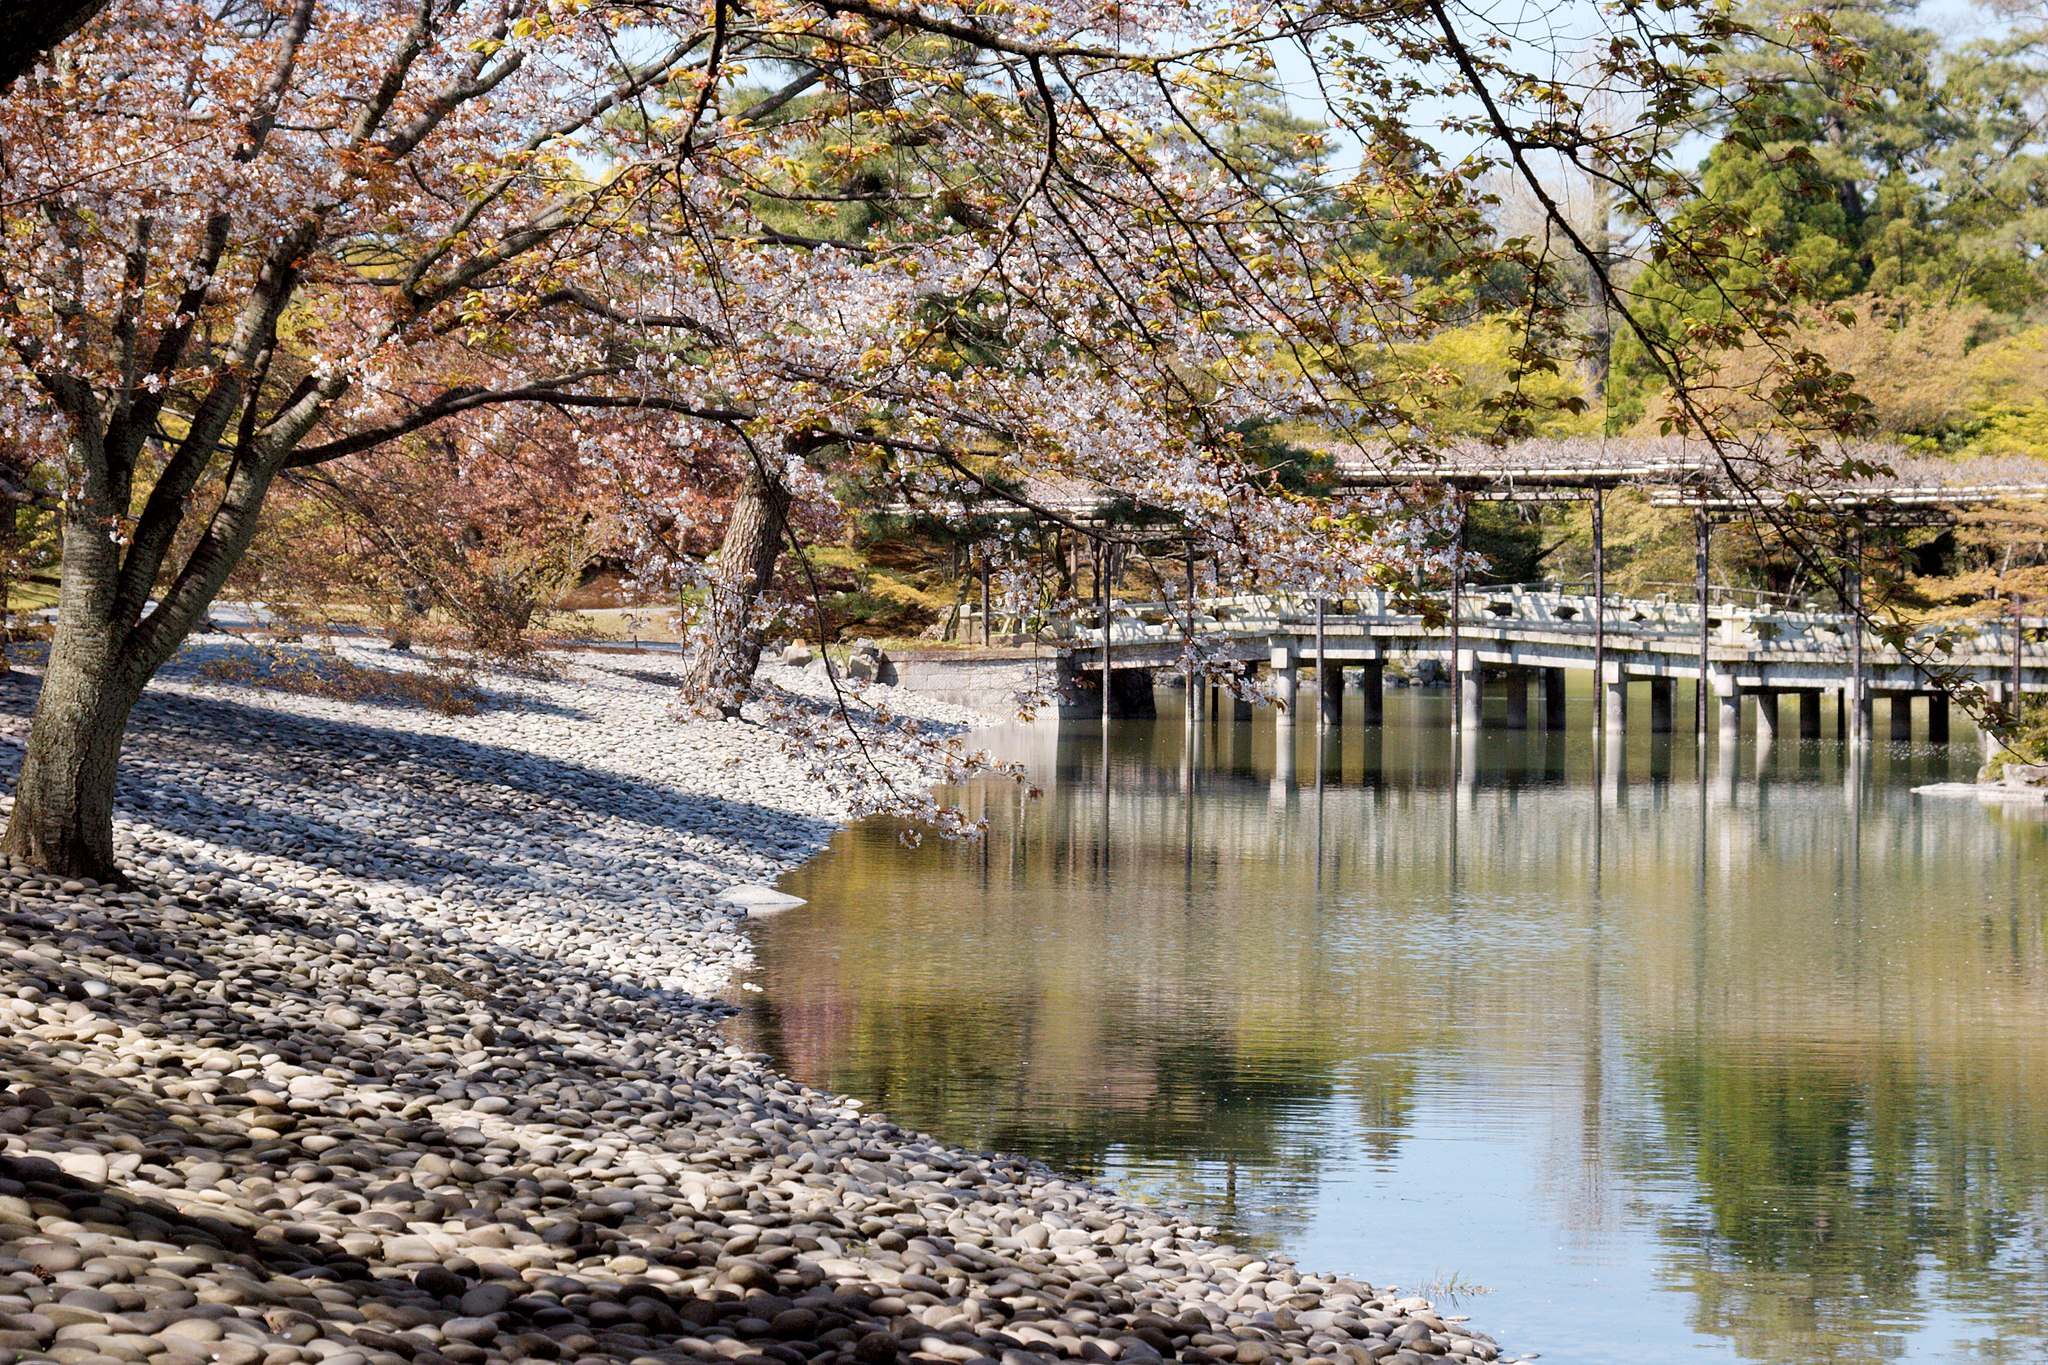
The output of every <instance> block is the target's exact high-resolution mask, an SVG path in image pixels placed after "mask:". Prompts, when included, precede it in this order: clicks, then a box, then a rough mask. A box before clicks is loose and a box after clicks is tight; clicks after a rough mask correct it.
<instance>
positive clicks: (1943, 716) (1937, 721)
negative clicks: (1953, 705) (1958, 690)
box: [1927, 692, 1948, 744]
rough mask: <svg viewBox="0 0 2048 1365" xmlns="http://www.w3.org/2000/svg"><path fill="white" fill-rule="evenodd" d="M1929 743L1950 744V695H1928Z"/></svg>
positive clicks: (1942, 693) (1944, 693)
mask: <svg viewBox="0 0 2048 1365" xmlns="http://www.w3.org/2000/svg"><path fill="white" fill-rule="evenodd" d="M1927 742H1928V743H1929V744H1946V743H1948V693H1946V692H1929V693H1928V694H1927Z"/></svg>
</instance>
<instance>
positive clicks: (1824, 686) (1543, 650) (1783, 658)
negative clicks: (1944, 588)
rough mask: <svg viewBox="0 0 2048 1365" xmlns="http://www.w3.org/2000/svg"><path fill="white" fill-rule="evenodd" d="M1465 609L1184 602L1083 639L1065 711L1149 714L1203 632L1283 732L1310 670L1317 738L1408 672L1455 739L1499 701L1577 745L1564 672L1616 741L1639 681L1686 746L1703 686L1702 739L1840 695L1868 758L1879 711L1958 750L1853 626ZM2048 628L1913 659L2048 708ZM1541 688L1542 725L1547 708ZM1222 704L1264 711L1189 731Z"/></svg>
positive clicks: (1915, 682)
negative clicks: (1444, 682) (1429, 686)
mask: <svg viewBox="0 0 2048 1365" xmlns="http://www.w3.org/2000/svg"><path fill="white" fill-rule="evenodd" d="M1456 601H1457V610H1456V612H1455V613H1452V612H1450V611H1449V600H1448V595H1446V600H1445V602H1444V605H1445V611H1444V612H1443V619H1442V622H1441V624H1432V623H1431V622H1429V621H1427V620H1425V618H1424V617H1423V615H1422V614H1421V613H1419V612H1417V611H1415V610H1413V609H1412V608H1411V607H1408V606H1404V605H1403V604H1401V603H1400V602H1398V601H1397V600H1396V599H1395V598H1394V596H1393V595H1392V594H1389V593H1384V592H1379V593H1369V594H1367V595H1365V596H1364V597H1362V598H1350V599H1347V600H1345V601H1343V602H1341V603H1338V602H1326V603H1323V604H1321V607H1320V610H1319V609H1318V604H1317V603H1316V602H1314V601H1313V600H1304V599H1295V598H1287V597H1278V596H1266V595H1246V596H1241V597H1226V598H1205V599H1201V600H1199V601H1197V603H1196V604H1195V610H1194V613H1193V617H1192V621H1191V620H1190V618H1189V615H1188V611H1187V605H1186V603H1184V602H1182V603H1169V602H1156V603H1124V602H1119V603H1115V604H1114V605H1113V606H1112V608H1111V612H1110V619H1109V622H1108V628H1107V631H1106V632H1105V630H1104V629H1103V627H1102V626H1101V625H1100V624H1097V625H1095V626H1093V627H1074V628H1071V629H1070V630H1069V631H1068V632H1066V633H1065V637H1064V638H1063V639H1062V641H1061V648H1060V660H1061V665H1060V684H1061V687H1060V691H1061V696H1062V698H1063V699H1064V700H1065V706H1064V708H1063V709H1065V710H1067V711H1068V713H1069V714H1088V713H1091V712H1094V711H1096V710H1099V711H1100V712H1101V713H1102V714H1104V715H1105V716H1116V715H1132V714H1142V713H1145V712H1148V711H1149V710H1150V707H1151V686H1152V680H1153V677H1154V675H1155V674H1156V673H1157V672H1159V671H1160V670H1168V669H1178V668H1180V667H1182V666H1183V665H1184V659H1185V653H1186V649H1185V645H1186V641H1187V639H1188V635H1189V630H1190V626H1192V630H1193V634H1194V636H1195V637H1196V638H1197V639H1198V640H1199V642H1200V646H1201V649H1202V652H1203V653H1205V654H1206V655H1207V656H1209V657H1210V658H1220V659H1223V660H1227V661H1231V662H1235V663H1236V664H1238V665H1240V666H1242V667H1243V668H1245V669H1246V670H1247V671H1249V672H1252V673H1257V674H1264V675H1265V682H1266V690H1267V691H1268V692H1269V694H1270V695H1271V696H1272V697H1273V699H1274V701H1275V702H1276V703H1277V704H1278V708H1279V710H1278V715H1277V719H1278V721H1279V723H1281V724H1296V723H1300V721H1301V720H1302V719H1304V717H1303V714H1302V707H1301V705H1300V704H1299V703H1300V701H1301V697H1302V693H1303V691H1304V688H1303V685H1302V681H1301V673H1302V671H1303V670H1307V672H1308V677H1309V681H1308V687H1309V688H1310V689H1312V690H1313V691H1314V692H1315V693H1316V694H1317V707H1316V711H1315V720H1316V721H1317V723H1319V724H1322V725H1326V726H1329V725H1337V724H1340V723H1341V721H1342V718H1343V705H1342V698H1343V687H1344V682H1345V675H1346V674H1347V673H1350V672H1353V671H1355V672H1356V673H1357V674H1359V675H1360V684H1361V688H1362V691H1363V694H1364V697H1365V720H1366V722H1367V723H1368V724H1373V723H1377V722H1378V720H1379V718H1380V715H1381V704H1380V699H1381V695H1382V688H1383V687H1384V685H1385V673H1386V667H1387V665H1388V664H1390V663H1392V664H1397V665H1400V666H1402V667H1403V668H1404V669H1405V671H1407V672H1408V673H1409V674H1411V675H1415V674H1419V673H1425V672H1429V671H1435V670H1441V671H1443V672H1446V673H1448V675H1449V676H1450V677H1451V678H1453V679H1455V682H1456V687H1455V690H1454V692H1453V694H1452V696H1453V701H1452V717H1453V719H1452V724H1453V726H1454V727H1455V728H1463V727H1467V726H1476V725H1478V724H1479V721H1480V717H1481V716H1482V715H1483V701H1484V698H1485V696H1486V694H1487V691H1488V690H1489V689H1493V688H1498V689H1503V690H1504V691H1505V693H1506V701H1507V705H1506V724H1507V725H1508V727H1509V728H1512V729H1520V728H1527V727H1528V726H1529V725H1530V724H1531V722H1532V716H1533V717H1537V718H1539V723H1540V724H1542V725H1543V726H1545V727H1546V728H1556V729H1561V728H1563V727H1564V725H1565V678H1566V673H1567V671H1568V670H1572V669H1580V670H1586V671H1589V672H1592V673H1593V674H1594V675H1595V677H1596V678H1597V679H1598V691H1599V697H1600V705H1599V707H1598V721H1597V724H1598V725H1599V726H1600V727H1602V728H1604V729H1606V730H1608V731H1620V730H1622V729H1623V728H1624V727H1625V726H1626V725H1627V724H1628V722H1629V715H1628V709H1629V708H1628V698H1629V684H1630V683H1632V682H1637V681H1643V682H1647V683H1648V685H1649V688H1648V691H1649V723H1650V726H1651V729H1652V730H1655V731H1669V730H1672V729H1673V728H1675V726H1676V721H1677V716H1676V706H1675V703H1676V700H1677V694H1678V688H1677V684H1678V683H1679V682H1681V681H1690V682H1692V683H1693V684H1694V687H1693V688H1691V689H1688V691H1690V692H1691V693H1692V697H1693V699H1694V701H1695V703H1696V705H1695V716H1694V723H1695V725H1696V726H1698V727H1699V728H1700V730H1701V731H1702V732H1704V730H1705V729H1706V728H1707V727H1708V725H1709V724H1710V721H1709V711H1710V709H1711V710H1712V711H1713V713H1714V720H1713V721H1712V722H1711V723H1712V724H1714V725H1715V726H1716V727H1717V728H1718V729H1719V730H1720V731H1722V732H1723V733H1724V734H1725V733H1732V732H1736V731H1738V730H1739V728H1740V726H1741V722H1742V708H1743V705H1744V703H1745V702H1752V703H1754V705H1755V708H1756V714H1757V725H1758V727H1759V730H1760V733H1762V734H1764V735H1775V734H1777V733H1778V728H1779V725H1780V723H1781V722H1780V715H1779V710H1780V707H1779V702H1780V699H1781V698H1784V697H1787V696H1790V697H1796V698H1797V699H1798V704H1797V710H1796V715H1797V720H1798V725H1799V734H1800V735H1801V737H1803V738H1818V737H1820V733H1821V718H1822V698H1823V695H1824V694H1826V693H1830V692H1832V693H1834V694H1835V696H1836V699H1837V701H1838V703H1839V704H1838V706H1837V707H1836V721H1837V725H1836V728H1837V732H1838V736H1839V737H1840V738H1842V739H1844V740H1849V741H1852V742H1856V743H1868V742H1869V740H1870V737H1871V721H1872V713H1873V707H1874V703H1875V701H1876V700H1877V699H1878V698H1880V697H1882V698H1883V699H1884V700H1885V702H1886V709H1887V711H1888V713H1889V714H1888V719H1889V721H1890V734H1891V737H1892V738H1893V739H1898V740H1903V739H1910V738H1912V737H1913V734H1914V721H1915V717H1916V714H1917V715H1919V716H1921V717H1924V733H1925V735H1926V737H1927V738H1928V739H1929V740H1932V741H1936V742H1940V741H1944V740H1946V739H1947V738H1948V733H1949V701H1950V698H1949V693H1948V692H1947V691H1944V690H1942V689H1941V688H1939V687H1937V686H1936V685H1935V683H1934V682H1933V680H1932V679H1931V678H1930V677H1929V676H1928V674H1927V672H1926V671H1925V670H1924V668H1923V667H1922V666H1921V665H1918V664H1916V663H1915V662H1914V661H1913V660H1912V659H1910V658H1908V657H1903V656H1902V655H1901V654H1900V653H1899V652H1898V651H1896V650H1894V649H1892V648H1891V647H1889V646H1887V645H1884V644H1882V643H1881V642H1879V641H1878V640H1877V639H1876V638H1875V637H1874V636H1872V635H1871V634H1870V632H1869V631H1868V630H1858V629H1856V627H1855V618H1854V617H1853V616H1851V615H1849V614H1847V613H1831V612H1815V611H1807V610H1797V609H1792V608H1789V607H1780V606H1773V605H1770V604H1768V603H1763V602H1757V603H1749V604H1738V603H1734V602H1714V601H1710V602H1709V603H1708V604H1707V606H1706V609H1705V610H1704V611H1702V610H1701V607H1700V604H1699V603H1697V602H1693V601H1674V600H1670V599H1666V598H1656V599H1647V600H1645V599H1618V598H1614V597H1609V598H1607V599H1606V601H1605V603H1604V610H1603V609H1602V603H1601V602H1600V601H1599V599H1597V598H1596V597H1595V596H1594V595H1592V594H1590V593H1586V592H1582V591H1578V590H1575V589H1570V588H1561V587H1556V586H1552V585H1546V584H1533V585H1516V586H1509V587H1499V588H1472V589H1468V590H1467V591H1466V592H1464V593H1463V594H1460V595H1459V596H1458V597H1457V598H1456ZM2043 625H2048V621H2044V620H2040V619H2032V618H2030V619H2024V620H2019V621H2014V620H2010V619H2008V620H2003V621H1997V622H1986V623H1977V624H1965V625H1963V626H1961V627H1952V628H1951V629H1952V630H1959V631H1960V632H1961V633H1960V637H1959V639H1958V640H1957V643H1956V647H1955V648H1954V649H1953V651H1952V652H1950V653H1948V654H1946V655H1940V656H1936V655H1935V653H1934V651H1933V649H1932V648H1931V640H1932V635H1933V631H1932V630H1931V629H1929V630H1924V631H1922V632H1921V633H1920V636H1919V637H1918V638H1920V639H1924V640H1927V641H1929V642H1930V648H1929V649H1928V650H1927V651H1924V652H1923V651H1917V650H1915V651H1912V652H1914V653H1921V654H1922V657H1923V658H1925V657H1940V658H1941V661H1942V662H1941V667H1942V669H1943V670H1944V671H1945V672H1948V673H1951V674H1961V675H1963V676H1965V677H1968V678H1971V679H1973V680H1975V681H1976V682H1978V683H1979V684H1981V685H1982V686H1983V687H1984V688H1985V689H1986V691H1987V692H1988V694H1989V695H1990V696H1991V697H1992V698H1993V699H1994V700H1997V701H2006V700H2008V699H2009V698H2010V695H2011V690H2012V689H2013V688H2014V687H2015V686H2017V687H2018V688H2019V689H2021V690H2022V691H2025V692H2037V691H2048V652H2044V651H2042V650H2041V649H2040V648H2039V647H2038V645H2035V644H2030V642H2029V638H2028V637H2029V633H2030V632H2035V631H2038V630H2039V628H2040V627H2042V626H2043ZM1105 634H1106V636H1107V643H1106V645H1105ZM1909 648H1910V646H1909ZM1702 679H1704V682H1705V686H1704V687H1703V688H1702V687H1700V686H1699V684H1700V682H1701V680H1702ZM1532 682H1533V683H1535V684H1537V687H1536V689H1535V690H1536V691H1537V693H1538V695H1539V698H1540V710H1532V707H1531V695H1530V694H1531V687H1530V684H1531V683H1532ZM1709 699H1711V705H1710V701H1709ZM1219 705H1227V706H1230V707H1232V708H1233V709H1234V710H1241V711H1242V718H1249V713H1250V703H1247V702H1243V701H1241V700H1238V699H1237V698H1235V697H1233V696H1231V695H1230V694H1229V693H1227V692H1225V691H1223V690H1221V689H1220V688H1218V687H1216V686H1215V685H1208V686H1199V685H1198V686H1197V687H1196V688H1195V689H1194V692H1193V693H1192V694H1191V701H1190V704H1189V707H1188V710H1189V715H1190V718H1191V719H1195V718H1199V717H1200V716H1202V715H1204V714H1213V713H1214V708H1216V707H1218V706H1219Z"/></svg>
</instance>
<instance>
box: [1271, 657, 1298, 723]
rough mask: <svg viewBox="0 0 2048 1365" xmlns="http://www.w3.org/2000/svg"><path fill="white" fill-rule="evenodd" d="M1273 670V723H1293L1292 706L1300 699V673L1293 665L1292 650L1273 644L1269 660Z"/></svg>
mask: <svg viewBox="0 0 2048 1365" xmlns="http://www.w3.org/2000/svg"><path fill="white" fill-rule="evenodd" d="M1269 667H1271V668H1272V670H1273V705H1274V707H1275V708H1276V709H1275V710H1274V712H1273V723H1274V724H1275V725H1292V724H1294V706H1295V703H1296V702H1298V701H1300V700H1301V674H1300V672H1299V671H1298V670H1297V669H1296V667H1295V662H1294V651H1293V650H1291V649H1289V648H1287V646H1285V645H1275V646H1273V656H1272V658H1271V660H1269Z"/></svg>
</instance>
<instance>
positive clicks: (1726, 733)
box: [1712, 675, 1742, 747]
mask: <svg viewBox="0 0 2048 1365" xmlns="http://www.w3.org/2000/svg"><path fill="white" fill-rule="evenodd" d="M1712 686H1713V689H1714V703H1715V705H1714V710H1715V712H1716V724H1715V728H1716V729H1717V730H1719V731H1720V734H1721V743H1722V744H1723V745H1724V746H1728V747H1733V746H1734V745H1736V744H1739V743H1740V742H1741V740H1742V690H1741V689H1740V688H1738V687H1737V686H1736V685H1735V679H1733V678H1730V677H1727V676H1725V675H1724V676H1722V677H1719V678H1715V679H1714V680H1713V682H1712Z"/></svg>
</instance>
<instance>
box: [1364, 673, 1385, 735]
mask: <svg viewBox="0 0 2048 1365" xmlns="http://www.w3.org/2000/svg"><path fill="white" fill-rule="evenodd" d="M1358 671H1359V675H1360V676H1359V679H1358V690H1359V692H1360V693H1361V694H1362V695H1361V700H1362V701H1363V703H1364V707H1363V710H1364V719H1365V723H1366V724H1367V725H1378V724H1379V723H1380V722H1382V721H1384V720H1385V719H1386V716H1387V709H1386V708H1387V666H1386V664H1385V663H1383V662H1382V661H1380V660H1378V659H1367V660H1366V661H1365V666H1364V667H1363V668H1361V669H1359V670H1358Z"/></svg>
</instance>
